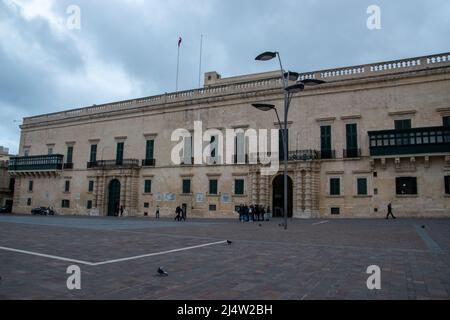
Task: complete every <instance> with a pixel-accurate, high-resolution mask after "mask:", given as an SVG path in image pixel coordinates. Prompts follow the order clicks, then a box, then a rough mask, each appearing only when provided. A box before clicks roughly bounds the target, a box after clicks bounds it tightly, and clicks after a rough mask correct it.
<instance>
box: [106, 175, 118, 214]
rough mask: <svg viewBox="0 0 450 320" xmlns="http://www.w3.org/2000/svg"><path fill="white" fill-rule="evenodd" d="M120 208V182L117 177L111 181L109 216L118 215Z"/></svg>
mask: <svg viewBox="0 0 450 320" xmlns="http://www.w3.org/2000/svg"><path fill="white" fill-rule="evenodd" d="M119 208H120V182H119V180H117V179H114V180H112V181H111V182H110V183H109V189H108V216H117V215H118V213H119Z"/></svg>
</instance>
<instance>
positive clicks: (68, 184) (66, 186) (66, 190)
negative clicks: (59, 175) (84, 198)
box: [64, 180, 70, 192]
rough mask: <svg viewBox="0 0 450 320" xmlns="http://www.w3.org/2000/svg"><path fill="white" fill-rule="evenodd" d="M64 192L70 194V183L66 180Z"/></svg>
mask: <svg viewBox="0 0 450 320" xmlns="http://www.w3.org/2000/svg"><path fill="white" fill-rule="evenodd" d="M64 192H70V181H69V180H67V181H66V182H65V184H64Z"/></svg>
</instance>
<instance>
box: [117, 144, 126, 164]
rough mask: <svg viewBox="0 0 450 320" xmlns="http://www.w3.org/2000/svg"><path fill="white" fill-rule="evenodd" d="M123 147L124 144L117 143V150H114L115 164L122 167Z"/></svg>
mask: <svg viewBox="0 0 450 320" xmlns="http://www.w3.org/2000/svg"><path fill="white" fill-rule="evenodd" d="M124 147H125V143H124V142H118V143H117V150H116V164H117V165H122V164H123V150H124Z"/></svg>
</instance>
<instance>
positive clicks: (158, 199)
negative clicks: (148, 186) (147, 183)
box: [155, 192, 162, 202]
mask: <svg viewBox="0 0 450 320" xmlns="http://www.w3.org/2000/svg"><path fill="white" fill-rule="evenodd" d="M155 201H157V202H161V201H162V194H161V193H160V192H157V193H155Z"/></svg>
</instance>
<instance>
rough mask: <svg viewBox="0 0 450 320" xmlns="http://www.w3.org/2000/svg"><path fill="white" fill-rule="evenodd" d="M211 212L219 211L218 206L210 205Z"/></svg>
mask: <svg viewBox="0 0 450 320" xmlns="http://www.w3.org/2000/svg"><path fill="white" fill-rule="evenodd" d="M209 211H217V206H216V205H215V204H210V205H209Z"/></svg>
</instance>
